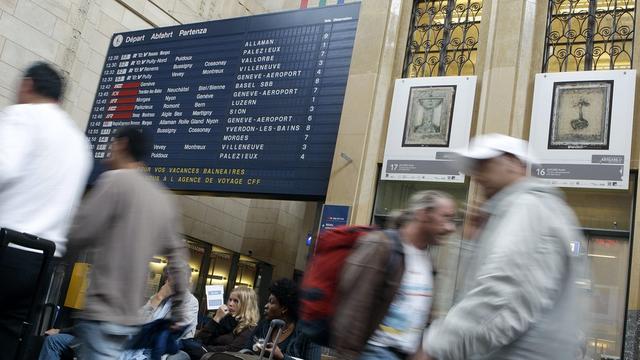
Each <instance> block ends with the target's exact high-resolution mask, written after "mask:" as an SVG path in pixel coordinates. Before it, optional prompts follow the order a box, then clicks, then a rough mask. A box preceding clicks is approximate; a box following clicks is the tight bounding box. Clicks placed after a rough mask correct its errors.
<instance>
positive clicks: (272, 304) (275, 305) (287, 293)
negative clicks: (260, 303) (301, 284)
mask: <svg viewBox="0 0 640 360" xmlns="http://www.w3.org/2000/svg"><path fill="white" fill-rule="evenodd" d="M264 314H265V315H266V317H267V319H269V320H273V319H281V320H284V321H286V322H295V321H297V320H298V285H296V283H295V282H293V280H289V279H280V280H277V281H276V282H274V283H273V284H271V287H269V301H267V304H266V305H265V307H264Z"/></svg>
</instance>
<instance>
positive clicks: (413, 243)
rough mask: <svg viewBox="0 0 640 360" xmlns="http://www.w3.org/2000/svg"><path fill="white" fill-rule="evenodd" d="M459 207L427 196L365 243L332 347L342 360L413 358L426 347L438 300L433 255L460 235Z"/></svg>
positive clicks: (353, 260)
mask: <svg viewBox="0 0 640 360" xmlns="http://www.w3.org/2000/svg"><path fill="white" fill-rule="evenodd" d="M455 215H456V207H455V202H454V201H453V199H452V198H451V197H450V196H449V195H447V194H445V193H442V192H438V191H422V192H418V193H416V194H414V195H413V196H411V198H410V199H409V205H408V209H406V210H403V211H402V212H400V213H398V214H396V217H395V218H394V219H393V221H392V227H394V228H397V230H386V231H374V232H371V233H369V234H367V235H365V236H364V237H362V238H361V239H359V240H358V243H357V245H356V247H355V249H354V250H353V252H352V253H351V254H350V256H349V257H348V258H347V261H346V263H345V265H344V268H343V270H342V274H341V276H340V282H339V285H338V295H337V298H338V301H337V304H338V305H337V306H336V313H335V315H334V318H333V324H332V329H333V331H332V343H333V345H334V346H335V348H336V351H337V352H338V354H339V358H340V359H356V358H359V359H362V360H373V359H389V360H393V359H407V358H408V357H409V356H411V355H413V354H414V353H416V352H417V351H418V350H419V348H420V343H421V340H422V333H423V330H424V328H425V327H426V325H427V322H428V320H429V315H430V312H431V304H432V300H433V266H432V263H431V258H430V254H429V250H428V246H429V245H436V244H438V243H439V241H440V239H441V238H442V237H444V236H446V235H449V234H450V233H452V232H453V231H454V230H455V224H454V222H453V219H454V217H455Z"/></svg>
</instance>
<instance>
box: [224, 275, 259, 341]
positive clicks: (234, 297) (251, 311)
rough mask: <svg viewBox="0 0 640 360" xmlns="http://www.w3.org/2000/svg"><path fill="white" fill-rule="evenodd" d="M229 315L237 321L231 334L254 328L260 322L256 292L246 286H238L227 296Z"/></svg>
mask: <svg viewBox="0 0 640 360" xmlns="http://www.w3.org/2000/svg"><path fill="white" fill-rule="evenodd" d="M227 308H228V309H229V313H230V314H231V315H233V316H234V317H235V318H236V320H238V325H237V326H236V328H235V329H233V332H234V333H236V334H239V333H240V332H242V331H243V330H244V329H246V328H249V327H254V326H256V324H257V323H258V320H260V311H259V310H258V297H257V296H256V292H255V291H253V290H252V289H249V288H248V287H246V286H238V287H237V288H235V289H233V291H231V294H229V300H228V301H227Z"/></svg>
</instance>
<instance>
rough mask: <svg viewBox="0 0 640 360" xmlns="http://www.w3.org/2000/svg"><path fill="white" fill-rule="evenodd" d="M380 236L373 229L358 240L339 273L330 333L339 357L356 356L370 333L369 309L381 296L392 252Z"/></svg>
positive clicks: (384, 239) (390, 247)
mask: <svg viewBox="0 0 640 360" xmlns="http://www.w3.org/2000/svg"><path fill="white" fill-rule="evenodd" d="M383 236H384V235H382V234H381V233H379V232H376V233H371V234H369V235H366V236H365V237H364V238H362V239H360V240H359V241H358V243H357V245H356V248H355V249H354V250H353V252H352V253H351V255H349V257H348V258H347V261H346V262H345V264H344V268H343V269H342V273H341V274H340V279H339V285H338V295H337V296H338V302H337V303H338V304H339V306H337V308H336V312H335V315H334V318H333V324H332V333H331V335H332V342H333V345H334V346H335V348H336V350H337V351H338V353H340V354H341V356H355V355H357V353H358V352H360V351H361V350H362V347H363V345H364V344H366V342H367V340H368V337H369V336H370V335H371V334H370V333H369V332H370V326H371V325H370V324H371V315H372V313H371V312H372V311H373V308H374V304H375V302H376V301H377V299H379V298H380V296H381V294H380V291H381V289H382V288H383V285H384V281H385V276H386V275H387V274H386V273H387V269H386V266H387V265H388V262H389V256H390V252H391V251H393V250H392V246H391V245H390V244H387V243H385V241H386V238H383Z"/></svg>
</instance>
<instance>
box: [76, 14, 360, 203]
mask: <svg viewBox="0 0 640 360" xmlns="http://www.w3.org/2000/svg"><path fill="white" fill-rule="evenodd" d="M359 9H360V4H359V3H352V4H347V5H339V6H330V7H322V8H315V9H305V10H297V11H289V12H281V13H274V14H265V15H257V16H249V17H242V18H234V19H226V20H218V21H211V22H204V23H196V24H189V25H181V26H173V27H165V28H156V29H150V30H142V31H133V32H126V33H119V34H115V35H114V36H113V37H112V40H111V45H110V47H109V50H108V53H107V58H106V61H105V64H104V68H103V71H102V75H101V78H100V83H99V86H98V91H97V94H96V98H95V102H94V106H93V109H92V112H91V115H90V119H89V123H88V126H87V136H88V137H89V139H90V142H91V146H92V149H93V156H94V158H95V160H96V169H98V170H96V171H97V172H99V171H101V170H100V169H101V162H102V160H103V159H105V158H108V157H109V144H110V142H111V140H112V138H111V136H112V134H113V132H114V131H115V130H116V129H117V128H118V127H121V126H126V125H134V126H140V127H141V128H142V129H143V131H144V132H145V133H146V134H148V135H149V137H150V138H152V139H153V144H152V150H151V154H150V157H149V158H148V159H147V160H146V163H147V165H148V171H149V173H150V175H152V176H153V177H155V178H156V179H158V180H159V181H162V182H164V184H165V185H167V187H169V188H170V189H173V190H181V191H196V192H199V191H204V192H214V193H217V192H219V193H242V194H257V195H262V196H267V197H269V196H274V197H281V196H282V195H284V196H294V197H299V198H309V199H311V198H322V197H324V196H325V195H326V190H327V184H328V181H329V175H330V172H331V163H332V159H333V154H334V150H335V143H336V137H337V133H338V126H339V122H340V116H341V111H342V104H343V100H344V93H345V88H346V84H347V77H348V73H349V65H350V63H351V53H352V49H353V42H354V38H355V34H356V28H357V23H358V13H359Z"/></svg>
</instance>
